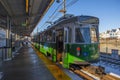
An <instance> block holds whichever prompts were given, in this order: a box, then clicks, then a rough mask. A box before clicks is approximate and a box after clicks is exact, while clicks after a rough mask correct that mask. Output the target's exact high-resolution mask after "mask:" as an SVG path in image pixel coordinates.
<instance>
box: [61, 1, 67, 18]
mask: <svg viewBox="0 0 120 80" xmlns="http://www.w3.org/2000/svg"><path fill="white" fill-rule="evenodd" d="M60 12H62V13H63V16H65V13H66V0H63V9H62V10H60Z"/></svg>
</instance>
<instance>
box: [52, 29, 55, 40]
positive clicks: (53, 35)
mask: <svg viewBox="0 0 120 80" xmlns="http://www.w3.org/2000/svg"><path fill="white" fill-rule="evenodd" d="M52 42H55V31H53V33H52Z"/></svg>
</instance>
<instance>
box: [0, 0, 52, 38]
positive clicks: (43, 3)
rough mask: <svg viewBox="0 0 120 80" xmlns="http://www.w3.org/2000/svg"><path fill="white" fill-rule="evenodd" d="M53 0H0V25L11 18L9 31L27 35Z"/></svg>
mask: <svg viewBox="0 0 120 80" xmlns="http://www.w3.org/2000/svg"><path fill="white" fill-rule="evenodd" d="M53 2H54V0H0V27H2V28H7V27H6V21H7V20H6V19H7V17H9V19H10V20H11V31H12V33H16V34H18V35H21V36H28V35H30V33H31V32H32V31H33V29H34V28H35V27H36V25H37V24H38V22H39V21H40V20H41V19H42V17H43V16H44V15H45V13H46V12H47V10H48V9H49V8H50V6H51V5H52V3H53Z"/></svg>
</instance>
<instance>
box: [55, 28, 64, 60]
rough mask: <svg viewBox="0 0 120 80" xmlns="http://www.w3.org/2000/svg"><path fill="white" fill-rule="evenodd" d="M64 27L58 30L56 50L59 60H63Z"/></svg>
mask: <svg viewBox="0 0 120 80" xmlns="http://www.w3.org/2000/svg"><path fill="white" fill-rule="evenodd" d="M63 31H64V30H63V29H60V30H58V31H57V35H56V52H57V56H56V57H57V62H62V53H63V35H64V34H63V33H64V32H63Z"/></svg>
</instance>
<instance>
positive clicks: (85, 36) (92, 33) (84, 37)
mask: <svg viewBox="0 0 120 80" xmlns="http://www.w3.org/2000/svg"><path fill="white" fill-rule="evenodd" d="M75 42H77V43H95V42H97V35H96V29H95V28H89V27H86V28H76V29H75Z"/></svg>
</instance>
